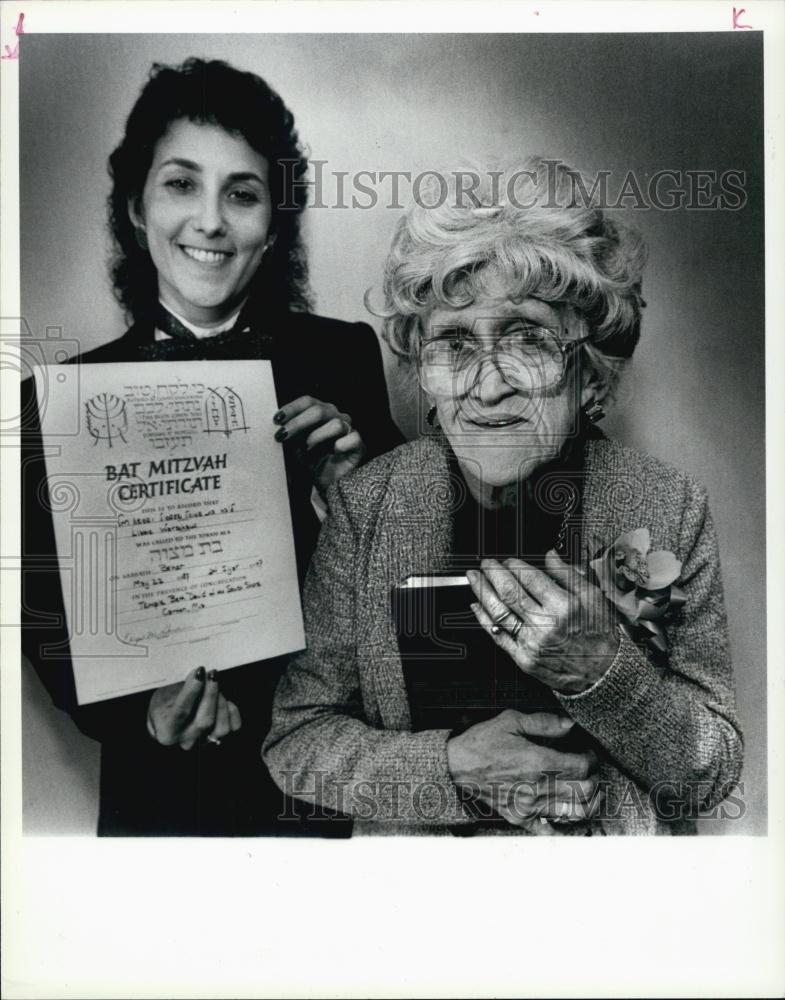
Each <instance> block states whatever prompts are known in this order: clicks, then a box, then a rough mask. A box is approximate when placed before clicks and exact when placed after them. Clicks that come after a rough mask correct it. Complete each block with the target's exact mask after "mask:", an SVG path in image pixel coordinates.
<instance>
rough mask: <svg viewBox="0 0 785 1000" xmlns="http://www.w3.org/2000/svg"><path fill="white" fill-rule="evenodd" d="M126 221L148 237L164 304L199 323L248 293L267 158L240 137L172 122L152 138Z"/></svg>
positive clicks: (262, 235) (260, 243)
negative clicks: (138, 191) (139, 190)
mask: <svg viewBox="0 0 785 1000" xmlns="http://www.w3.org/2000/svg"><path fill="white" fill-rule="evenodd" d="M129 213H130V215H131V219H132V221H133V223H134V225H136V226H141V227H142V228H143V229H144V231H145V235H146V237H147V243H148V246H149V250H150V256H151V257H152V259H153V263H154V264H155V266H156V269H157V271H158V288H159V293H160V296H161V299H162V300H163V302H164V304H165V305H168V306H170V307H171V308H172V309H174V310H175V311H176V312H178V313H180V315H182V316H183V317H184V318H185V319H187V320H189V321H191V322H192V323H194V324H196V325H199V324H204V325H209V324H211V323H218V322H220V321H221V320H223V319H224V318H225V317H227V316H229V315H231V313H232V312H233V310H234V309H235V308H236V307H237V305H238V304H239V303H240V302H242V300H243V298H244V297H245V295H246V294H247V292H248V287H249V285H250V282H251V279H252V278H253V276H254V274H255V273H256V271H257V269H258V267H259V265H260V263H261V261H262V256H263V254H264V250H265V244H266V242H267V238H268V232H269V229H270V219H271V200H270V193H269V188H268V163H267V160H266V159H265V158H264V157H263V156H262V155H261V154H260V153H257V152H256V150H254V149H252V148H251V146H249V144H248V143H247V142H246V140H245V139H244V138H242V136H237V135H232V134H230V133H229V132H226V131H225V130H224V129H222V128H220V127H219V126H217V125H208V124H200V123H197V122H192V121H189V120H188V119H184V118H181V119H178V120H177V121H175V122H173V123H172V125H170V127H169V129H168V130H167V132H166V134H165V135H164V136H163V137H162V138H161V139H160V140H159V142H158V144H157V146H156V148H155V153H154V155H153V162H152V164H151V166H150V171H149V173H148V175H147V181H146V183H145V186H144V191H143V193H142V199H141V205H140V206H137V205H134V204H131V205H129Z"/></svg>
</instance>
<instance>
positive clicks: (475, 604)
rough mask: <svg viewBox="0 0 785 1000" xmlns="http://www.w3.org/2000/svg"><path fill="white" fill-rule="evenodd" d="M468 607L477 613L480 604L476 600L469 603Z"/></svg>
mask: <svg viewBox="0 0 785 1000" xmlns="http://www.w3.org/2000/svg"><path fill="white" fill-rule="evenodd" d="M469 607H470V608H471V609H472V611H473V612H474V613H475V614H478V613H479V611H480V605H479V604H478V603H477V602H476V601H475V602H474V603H473V604H470V605H469Z"/></svg>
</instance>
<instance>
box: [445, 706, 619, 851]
mask: <svg viewBox="0 0 785 1000" xmlns="http://www.w3.org/2000/svg"><path fill="white" fill-rule="evenodd" d="M573 725H574V723H573V721H572V719H569V718H567V717H566V716H558V715H552V714H550V713H548V712H535V713H532V714H530V715H526V714H524V713H523V712H516V711H515V710H513V709H507V710H506V711H504V712H502V713H501V714H499V715H497V716H495V718H493V719H489V720H488V721H487V722H480V723H478V724H477V725H475V726H471V728H469V729H467V730H466V731H465V732H464V733H461V734H460V735H459V736H453V737H452V738H451V739H450V740H448V742H447V765H448V767H449V770H450V775H451V777H452V780H453V781H454V782H455V784H456V785H457V786H459V787H460V788H462V789H464V790H465V791H467V792H469V793H470V794H471V796H472V797H473V798H474V799H475V800H478V801H480V802H482V803H484V804H485V805H487V806H490V807H491V808H492V809H493V810H494V811H495V812H496V813H498V815H499V816H501V817H502V818H503V819H505V820H507V822H508V823H510V824H511V825H512V826H517V827H520V828H522V829H526V830H528V831H529V832H530V833H534V834H537V835H541V834H546V835H547V834H550V833H553V832H554V830H553V828H552V827H551V826H550V825H549V824H550V822H553V821H557V822H561V823H567V824H569V823H576V822H581V821H583V820H586V819H589V818H590V817H591V816H593V815H594V814H595V813H596V812H597V810H598V808H599V805H600V795H599V794H598V791H597V758H596V756H595V755H594V753H592V752H591V751H586V752H583V753H569V752H565V751H563V750H557V749H555V748H554V747H550V746H543V745H542V743H540V742H538V740H549V741H552V740H555V741H556V742H557V743H558V741H559V740H560V739H562V738H563V737H565V736H566V735H567V734H568V733H569V731H570V729H571V728H572V726H573Z"/></svg>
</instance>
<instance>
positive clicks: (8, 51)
mask: <svg viewBox="0 0 785 1000" xmlns="http://www.w3.org/2000/svg"><path fill="white" fill-rule="evenodd" d="M24 25H25V16H24V14H20V15H19V20H18V21H17V22H16V29H15V31H16V37H17V38H19V36H20V35H23V34H24V33H25V27H24ZM3 48H4V49H5V55H2V56H0V59H18V58H19V42H17V43H16V45H15V46H14V47H13V49H12V48H11V46H10V45H4V46H3Z"/></svg>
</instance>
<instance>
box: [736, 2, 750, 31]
mask: <svg viewBox="0 0 785 1000" xmlns="http://www.w3.org/2000/svg"><path fill="white" fill-rule="evenodd" d="M746 12H747V8H746V7H739V9H738V10H736V8H735V7H734V8H733V30H734V31H738V30H739V29H740V28H752V25H751V24H741V22H740V21H739V18H740V17H741V15H742V14H746Z"/></svg>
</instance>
